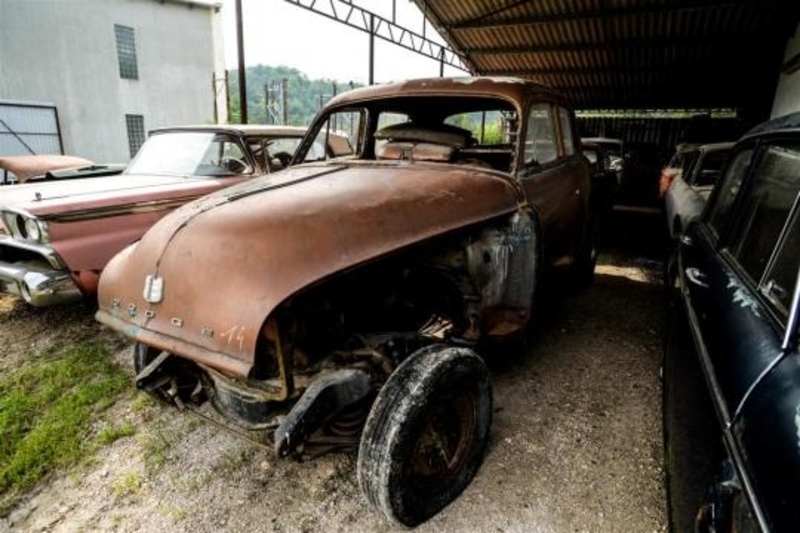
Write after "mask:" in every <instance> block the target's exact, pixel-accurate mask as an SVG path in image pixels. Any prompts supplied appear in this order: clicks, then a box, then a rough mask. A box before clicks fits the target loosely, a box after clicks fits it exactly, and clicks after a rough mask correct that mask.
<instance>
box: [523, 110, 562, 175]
mask: <svg viewBox="0 0 800 533" xmlns="http://www.w3.org/2000/svg"><path fill="white" fill-rule="evenodd" d="M554 126H555V124H554V121H553V111H552V108H551V106H550V104H548V103H540V104H534V105H533V106H532V107H531V110H530V114H529V115H528V128H527V133H526V134H525V156H524V162H525V164H526V165H543V164H545V163H549V162H551V161H555V159H556V158H557V157H558V149H557V147H556V138H555V127H554Z"/></svg>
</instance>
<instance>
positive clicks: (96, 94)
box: [0, 0, 227, 163]
mask: <svg viewBox="0 0 800 533" xmlns="http://www.w3.org/2000/svg"><path fill="white" fill-rule="evenodd" d="M220 5H221V4H219V3H217V2H214V1H212V0H0V155H16V154H29V153H32V152H33V153H59V152H60V151H63V153H66V154H72V155H78V156H81V157H86V158H88V159H91V160H93V161H96V162H107V163H111V162H126V161H128V160H129V159H130V157H131V156H132V154H134V153H135V152H136V150H137V149H138V147H139V146H140V145H141V143H142V142H143V140H144V138H145V135H146V132H147V131H148V130H150V129H152V128H156V127H160V126H168V125H179V124H198V123H211V122H214V119H215V115H216V114H217V111H218V121H219V122H226V121H227V116H226V106H227V103H226V98H227V95H226V94H225V92H226V91H225V84H224V81H223V80H224V76H225V66H224V55H223V43H222V29H221V17H220V14H219V9H220ZM59 129H60V131H59ZM59 137H60V139H59Z"/></svg>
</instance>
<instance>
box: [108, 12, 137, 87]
mask: <svg viewBox="0 0 800 533" xmlns="http://www.w3.org/2000/svg"><path fill="white" fill-rule="evenodd" d="M114 34H115V35H116V37H117V57H118V58H119V76H120V77H121V78H127V79H130V80H138V79H139V66H138V64H137V63H136V36H135V35H134V34H133V28H129V27H127V26H120V25H119V24H114Z"/></svg>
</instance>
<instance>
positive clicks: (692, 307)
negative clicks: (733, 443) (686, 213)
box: [678, 143, 797, 426]
mask: <svg viewBox="0 0 800 533" xmlns="http://www.w3.org/2000/svg"><path fill="white" fill-rule="evenodd" d="M796 148H797V147H796V146H785V145H782V144H780V143H778V144H763V145H760V146H757V145H755V144H753V145H745V146H741V147H740V148H739V149H738V151H737V152H736V153H735V154H734V155H733V156H732V158H731V163H730V164H729V165H728V167H727V169H726V172H725V176H724V178H723V181H722V183H721V184H720V188H719V190H718V191H716V194H715V195H714V197H713V198H712V201H711V202H710V203H709V206H708V208H707V210H706V212H705V213H704V216H703V220H702V221H701V222H700V223H699V224H696V225H694V226H693V227H692V228H691V230H690V231H689V232H688V233H687V238H685V239H683V240H682V242H681V244H680V247H681V248H680V253H679V264H678V268H679V276H680V280H681V286H682V291H683V295H684V299H685V303H686V308H687V313H688V317H689V322H690V326H691V329H692V332H693V336H694V340H695V345H696V347H697V348H698V353H699V354H700V358H701V362H702V364H703V367H704V371H705V374H706V378H707V380H708V383H709V385H710V387H711V389H712V390H711V392H712V395H713V397H714V399H715V404H716V407H717V411H718V414H719V415H720V416H721V418H722V422H723V424H724V425H725V426H728V425H729V424H730V423H731V421H732V419H733V417H734V415H735V414H736V413H737V412H738V411H739V410H740V409H741V406H742V404H743V402H744V400H745V399H746V397H747V396H748V394H750V392H751V389H752V387H753V386H754V385H755V384H756V383H757V381H758V380H759V379H760V377H761V376H763V374H764V373H765V372H766V371H767V370H768V369H769V368H770V367H771V365H773V364H774V363H775V362H776V361H777V360H778V359H779V358H780V357H781V354H782V350H781V343H782V338H781V336H780V335H779V334H778V333H777V328H778V322H777V321H776V317H775V313H774V312H773V311H772V310H771V308H770V307H769V305H767V303H766V302H767V301H768V299H769V298H771V297H772V296H771V291H778V290H781V291H785V290H786V289H784V288H779V287H778V286H777V284H775V283H770V281H769V280H767V279H765V273H767V272H768V271H769V269H768V267H769V265H770V261H771V260H772V257H773V253H774V251H775V249H776V246H777V244H778V242H779V239H780V237H781V235H782V232H783V231H784V230H785V227H786V225H787V221H788V219H789V213H790V211H791V210H792V206H793V205H794V202H795V198H796V194H797V190H796V187H797V184H796V183H795V181H796V179H794V178H793V179H794V181H793V179H789V178H788V177H787V176H790V175H791V167H792V165H793V164H794V161H795V159H794V158H795V156H794V155H793V154H795V153H796V152H797V150H796ZM787 173H788V174H787Z"/></svg>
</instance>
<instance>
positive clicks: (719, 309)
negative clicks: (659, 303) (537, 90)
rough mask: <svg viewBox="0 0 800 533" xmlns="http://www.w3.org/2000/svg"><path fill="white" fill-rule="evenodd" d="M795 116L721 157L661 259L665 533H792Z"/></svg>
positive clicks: (799, 455) (799, 160)
mask: <svg viewBox="0 0 800 533" xmlns="http://www.w3.org/2000/svg"><path fill="white" fill-rule="evenodd" d="M799 264H800V113H797V114H793V115H788V116H786V117H782V118H779V119H775V120H772V121H770V122H767V123H764V124H762V125H760V126H758V127H756V128H755V129H753V130H752V131H750V132H749V133H747V134H746V135H745V136H744V137H743V138H742V139H740V140H739V142H738V143H737V144H736V146H735V147H734V149H733V152H732V153H731V156H730V158H729V160H728V163H727V165H726V167H725V169H724V171H723V174H722V176H721V180H720V181H719V182H718V184H717V186H716V187H715V189H714V192H713V193H712V195H711V197H710V198H709V201H708V203H707V205H706V208H705V210H704V212H703V214H702V216H701V217H700V219H698V220H697V221H695V222H693V223H692V224H690V226H689V227H688V228H687V229H686V231H685V232H684V234H683V235H682V236H681V238H680V239H679V241H678V245H677V249H676V252H675V254H674V255H673V257H672V259H671V260H670V262H669V265H668V269H667V275H668V278H667V279H668V282H669V283H668V286H669V287H670V289H671V290H670V303H671V305H670V307H669V312H668V332H667V337H666V343H665V357H664V367H663V374H664V375H663V377H664V388H663V394H664V437H665V467H666V472H667V489H668V495H669V515H670V527H671V530H672V531H675V532H684V531H709V532H710V531H714V532H720V531H725V532H734V531H735V532H739V533H742V532H750V531H775V532H785V531H792V532H795V531H800V353H798V337H799V336H800V332H799V331H798V323H800V310H799V309H798V308H799V307H800V283H799V282H798V278H799V277H800V269H799V268H798V265H799Z"/></svg>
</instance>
